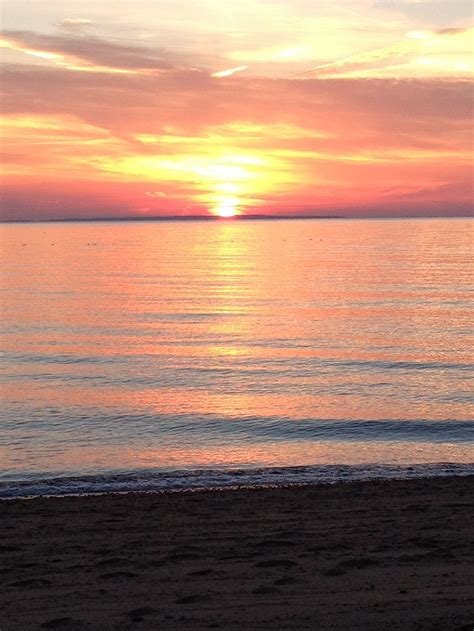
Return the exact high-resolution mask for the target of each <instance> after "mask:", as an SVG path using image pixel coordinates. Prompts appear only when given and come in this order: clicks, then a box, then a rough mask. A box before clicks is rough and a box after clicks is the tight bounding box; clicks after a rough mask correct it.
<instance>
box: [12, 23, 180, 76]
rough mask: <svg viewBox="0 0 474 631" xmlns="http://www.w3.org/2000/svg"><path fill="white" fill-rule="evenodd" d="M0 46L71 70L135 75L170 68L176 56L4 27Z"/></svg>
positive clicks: (175, 60) (176, 60)
mask: <svg viewBox="0 0 474 631" xmlns="http://www.w3.org/2000/svg"><path fill="white" fill-rule="evenodd" d="M0 46H3V47H7V48H12V49H14V50H17V51H20V52H23V53H26V54H28V55H32V56H34V57H38V58H40V59H45V60H48V61H49V60H50V61H52V62H54V63H55V64H57V65H60V66H63V67H65V68H68V69H72V70H84V71H87V70H89V71H102V72H107V71H108V72H115V73H129V74H138V73H143V74H146V73H147V72H154V71H163V70H171V69H173V68H175V67H177V65H178V59H179V58H178V56H177V55H174V54H171V53H169V52H167V51H163V50H152V49H150V48H146V47H141V46H130V45H124V44H116V43H112V42H108V41H105V40H102V39H99V38H97V37H89V36H84V35H83V36H66V35H43V34H38V33H34V32H32V31H10V30H5V31H3V32H2V33H1V35H0Z"/></svg>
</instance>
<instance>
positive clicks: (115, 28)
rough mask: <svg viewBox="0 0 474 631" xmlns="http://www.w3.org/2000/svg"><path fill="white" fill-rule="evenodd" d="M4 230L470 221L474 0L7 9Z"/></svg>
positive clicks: (245, 0) (115, 0)
mask: <svg viewBox="0 0 474 631" xmlns="http://www.w3.org/2000/svg"><path fill="white" fill-rule="evenodd" d="M1 7H2V20H1V24H2V32H1V38H0V47H1V59H2V92H3V97H2V122H1V137H0V139H1V151H2V166H3V169H2V170H3V176H2V200H1V217H2V218H3V219H46V218H70V217H121V216H140V217H147V216H157V215H196V214H203V215H209V214H211V215H217V216H230V215H234V214H237V215H239V214H240V215H245V214H256V213H257V214H271V215H282V214H283V215H289V214H300V215H327V214H337V215H345V216H380V215H381V216H385V215H396V216H423V215H466V214H468V213H469V211H470V210H471V208H472V198H473V189H472V177H473V169H472V140H473V136H472V115H473V100H472V95H473V93H472V73H473V67H474V60H473V34H474V29H473V26H472V24H473V16H472V3H471V1H470V0H340V1H332V0H225V1H224V0H153V1H152V0H133V1H132V0H2V2H1Z"/></svg>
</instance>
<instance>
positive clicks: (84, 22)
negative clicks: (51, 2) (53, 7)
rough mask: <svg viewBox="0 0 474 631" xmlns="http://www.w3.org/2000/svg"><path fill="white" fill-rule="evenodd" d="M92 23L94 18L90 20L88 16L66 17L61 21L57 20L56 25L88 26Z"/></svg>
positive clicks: (70, 26)
mask: <svg viewBox="0 0 474 631" xmlns="http://www.w3.org/2000/svg"><path fill="white" fill-rule="evenodd" d="M90 24H92V20H88V19H87V18H66V19H65V20H61V22H57V23H56V26H59V27H61V26H64V27H67V28H80V27H83V26H88V25H90Z"/></svg>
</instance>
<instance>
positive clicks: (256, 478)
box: [0, 463, 474, 499]
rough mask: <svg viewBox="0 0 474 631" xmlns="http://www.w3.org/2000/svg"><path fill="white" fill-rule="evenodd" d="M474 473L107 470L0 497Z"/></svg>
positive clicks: (342, 468) (445, 468)
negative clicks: (98, 473)
mask: <svg viewBox="0 0 474 631" xmlns="http://www.w3.org/2000/svg"><path fill="white" fill-rule="evenodd" d="M470 475H474V463H472V464H456V463H437V464H414V465H411V466H397V465H388V464H371V465H351V466H349V465H324V466H317V465H314V466H300V467H268V468H260V469H227V470H216V469H201V470H178V471H156V470H140V471H128V472H122V471H121V472H116V473H109V474H103V475H88V476H76V477H72V476H71V477H62V476H58V477H54V476H52V477H48V478H41V479H36V480H15V481H9V482H2V483H0V498H1V499H13V498H33V497H53V496H73V495H76V496H77V495H97V494H105V493H137V492H149V493H150V492H153V493H170V492H185V491H198V490H224V489H238V488H257V487H278V486H294V485H310V484H334V483H336V482H356V481H365V480H367V481H368V480H395V479H409V478H431V477H446V476H470Z"/></svg>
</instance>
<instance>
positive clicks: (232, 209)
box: [213, 197, 240, 218]
mask: <svg viewBox="0 0 474 631" xmlns="http://www.w3.org/2000/svg"><path fill="white" fill-rule="evenodd" d="M239 206H240V199H239V198H238V197H219V198H218V201H217V204H216V205H215V206H214V209H213V212H214V214H215V215H217V216H218V217H222V218H228V217H235V216H236V215H238V214H239Z"/></svg>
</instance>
